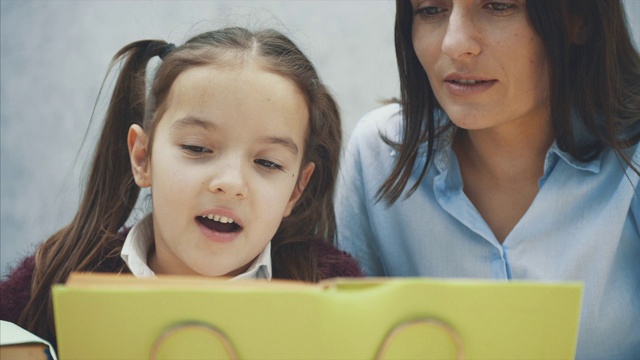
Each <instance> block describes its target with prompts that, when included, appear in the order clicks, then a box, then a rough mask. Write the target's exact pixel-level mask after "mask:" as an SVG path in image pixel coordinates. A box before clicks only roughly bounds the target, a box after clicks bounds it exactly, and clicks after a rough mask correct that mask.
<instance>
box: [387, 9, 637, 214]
mask: <svg viewBox="0 0 640 360" xmlns="http://www.w3.org/2000/svg"><path fill="white" fill-rule="evenodd" d="M526 9H527V13H528V16H529V21H530V23H531V25H532V27H533V29H534V30H535V31H536V33H537V34H538V36H540V38H541V39H542V42H543V44H544V47H545V51H546V56H547V61H548V64H549V66H548V68H549V81H550V82H549V83H550V96H549V98H550V99H551V100H550V101H551V102H550V107H551V116H552V123H553V127H554V131H555V134H556V141H557V144H558V146H559V147H560V149H561V150H563V151H566V152H568V153H570V154H571V155H572V156H574V157H575V158H576V159H578V160H581V161H589V160H591V159H594V158H595V157H597V156H598V155H599V154H600V153H601V152H602V150H603V149H605V148H606V147H610V148H612V149H613V150H614V151H616V152H617V153H618V155H619V157H620V158H621V159H622V160H623V161H624V162H626V163H627V164H628V165H629V166H631V168H632V169H634V170H635V171H636V172H639V173H640V171H639V169H638V165H637V164H633V163H632V162H631V160H630V158H629V156H628V154H625V152H624V151H623V150H624V149H627V148H629V147H631V146H633V145H635V144H637V143H638V141H639V140H640V56H639V55H638V51H637V50H636V49H635V48H634V46H633V43H632V40H631V37H630V35H629V29H628V25H627V22H626V16H625V13H624V9H623V6H622V3H621V1H620V0H530V1H526ZM412 25H413V9H412V7H411V2H410V0H396V21H395V46H396V58H397V60H398V71H399V75H400V92H401V100H400V102H401V105H402V120H403V131H402V138H401V140H400V141H399V142H394V141H391V140H389V139H386V138H384V137H383V139H384V141H385V142H387V143H388V144H389V145H391V146H393V147H395V148H396V149H397V150H398V157H397V160H396V163H395V165H394V168H393V169H392V172H391V174H390V175H389V177H388V178H387V180H386V181H385V182H384V183H383V184H382V186H381V187H380V189H379V190H378V197H379V199H384V200H385V201H386V202H387V203H388V204H393V203H394V202H395V201H396V200H398V198H400V196H401V195H402V193H403V191H404V190H405V188H406V187H407V184H408V182H409V178H410V177H411V173H412V171H413V168H414V166H415V164H416V161H417V159H418V156H419V155H418V154H419V152H418V147H419V146H420V145H421V144H422V143H424V142H426V150H427V153H426V161H425V164H424V166H422V169H421V170H420V176H419V177H418V179H417V180H416V182H415V183H414V184H413V185H412V186H411V187H410V188H409V191H408V192H407V193H406V194H407V195H406V196H409V195H411V194H412V193H413V192H414V191H415V190H416V189H417V187H418V185H419V183H420V182H421V181H422V178H423V177H424V175H425V174H426V172H427V169H428V168H429V166H430V165H431V162H432V159H433V153H434V149H437V148H438V146H439V145H438V141H442V140H441V139H440V137H439V134H441V133H442V132H443V131H445V130H447V129H448V128H449V127H452V126H455V125H454V124H453V123H452V122H451V121H448V122H444V123H442V122H440V121H436V118H435V116H436V113H437V111H439V110H442V108H441V107H440V105H439V104H438V102H437V100H436V98H435V95H434V93H433V90H432V89H431V86H430V85H429V80H428V78H427V74H426V73H425V71H424V68H423V67H422V65H421V64H420V62H419V61H418V58H417V56H416V53H415V50H414V48H413V40H412V37H411V29H412ZM574 114H575V115H577V118H579V119H580V120H581V124H578V126H582V125H583V127H584V129H585V130H586V133H587V134H588V135H587V136H586V139H585V136H584V135H580V134H579V133H580V132H582V130H581V129H577V128H576V123H575V122H574V121H573V116H574Z"/></svg>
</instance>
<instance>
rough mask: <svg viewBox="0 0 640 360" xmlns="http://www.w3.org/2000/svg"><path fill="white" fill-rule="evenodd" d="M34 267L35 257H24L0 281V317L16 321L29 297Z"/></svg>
mask: <svg viewBox="0 0 640 360" xmlns="http://www.w3.org/2000/svg"><path fill="white" fill-rule="evenodd" d="M35 267H36V262H35V257H34V256H29V257H26V258H25V259H24V260H22V262H21V263H20V264H19V265H18V266H17V267H15V268H14V269H13V270H12V271H11V273H10V274H9V276H8V277H7V278H6V280H3V281H0V319H1V320H5V321H10V322H13V323H17V322H18V318H19V317H20V314H21V313H22V310H23V309H24V307H25V306H26V304H27V302H29V299H30V298H31V279H32V277H33V272H34V270H35Z"/></svg>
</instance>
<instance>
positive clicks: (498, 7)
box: [485, 2, 516, 15]
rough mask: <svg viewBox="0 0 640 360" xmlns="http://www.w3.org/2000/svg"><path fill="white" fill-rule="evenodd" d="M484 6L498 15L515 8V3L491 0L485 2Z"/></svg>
mask: <svg viewBox="0 0 640 360" xmlns="http://www.w3.org/2000/svg"><path fill="white" fill-rule="evenodd" d="M485 7H487V8H488V9H489V10H491V11H492V12H494V13H496V14H498V15H505V14H508V13H509V12H510V11H512V10H515V7H516V5H515V4H508V3H501V2H492V3H488V4H486V5H485Z"/></svg>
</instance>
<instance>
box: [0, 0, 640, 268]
mask: <svg viewBox="0 0 640 360" xmlns="http://www.w3.org/2000/svg"><path fill="white" fill-rule="evenodd" d="M625 2H626V6H627V13H628V15H629V21H630V23H631V25H632V27H633V29H634V30H633V31H634V36H635V39H636V43H637V42H638V41H640V0H625ZM394 6H395V4H394V1H393V0H377V1H375V0H367V1H363V0H340V1H338V0H333V1H331V0H289V1H211V0H209V1H175V0H174V1H106V0H104V1H95V0H94V1H66V0H65V1H63V0H50V1H44V0H41V1H32V0H0V56H1V60H0V145H1V148H0V202H1V208H0V276H6V275H7V274H8V272H9V270H10V268H11V267H12V266H15V265H16V264H17V261H19V260H20V259H21V258H22V257H24V256H25V255H28V254H31V253H32V252H33V251H34V249H35V248H36V246H37V245H38V244H39V243H40V242H41V241H43V240H44V239H45V238H46V237H48V236H49V235H51V234H52V233H53V232H55V231H56V230H57V229H59V228H60V227H62V226H64V225H66V224H67V223H68V222H69V221H70V220H71V218H72V216H73V214H74V212H75V210H76V207H77V205H78V202H79V195H80V190H81V186H82V185H81V184H82V178H83V176H84V174H85V171H86V164H87V162H88V161H89V159H90V156H91V154H92V151H93V144H94V141H95V134H96V132H97V130H98V129H99V127H100V122H101V119H102V114H103V112H104V109H105V104H106V102H107V100H108V94H107V95H105V94H103V96H102V97H101V98H100V99H99V100H98V102H97V106H96V114H95V115H94V116H93V120H91V122H90V118H91V112H92V109H93V107H94V103H96V98H97V96H98V92H99V89H100V85H101V83H102V81H103V79H104V76H105V74H106V70H107V67H108V64H109V61H110V59H111V57H112V56H113V54H114V53H115V52H116V51H117V50H118V49H120V47H122V46H123V45H125V44H127V43H129V42H132V41H135V40H141V39H146V38H160V39H165V40H167V41H171V42H174V43H176V44H182V43H183V42H184V41H185V40H187V39H188V38H189V37H191V36H192V35H195V34H197V33H200V32H202V31H206V30H210V29H213V28H218V27H221V26H227V25H241V26H246V27H250V28H257V27H274V28H276V29H278V30H281V31H283V32H284V33H286V34H287V35H289V36H290V37H291V38H292V39H293V40H294V41H295V42H296V43H297V44H298V45H299V46H300V47H301V48H302V50H303V51H304V52H305V53H306V54H307V55H308V56H309V57H310V58H311V60H312V61H313V62H314V64H315V65H316V67H317V68H318V71H319V72H320V74H321V77H322V78H323V79H324V81H325V82H326V83H327V84H328V85H329V87H330V89H331V90H332V92H333V94H334V96H335V97H336V99H337V101H338V103H339V105H340V107H341V110H342V115H343V121H344V132H345V138H346V137H347V136H348V135H349V134H350V132H351V130H352V129H353V126H354V125H355V123H356V121H357V119H358V118H359V117H360V116H362V115H363V114H364V113H366V112H367V111H369V110H372V109H374V108H376V107H377V106H379V101H380V100H383V99H385V98H390V97H393V96H397V95H398V81H397V79H396V65H395V58H394V50H393V17H394V11H395V10H394ZM109 83H110V81H107V86H106V88H108V84H109ZM107 93H108V91H107ZM83 140H84V142H83Z"/></svg>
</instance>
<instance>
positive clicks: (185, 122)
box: [170, 115, 219, 132]
mask: <svg viewBox="0 0 640 360" xmlns="http://www.w3.org/2000/svg"><path fill="white" fill-rule="evenodd" d="M194 127H196V128H202V129H204V130H208V131H211V130H217V129H218V128H219V127H218V125H216V124H215V123H213V122H211V121H209V120H206V119H201V118H199V117H196V116H193V115H187V116H185V117H182V118H180V119H178V120H176V121H175V122H174V123H173V124H171V128H170V129H171V131H172V132H179V131H182V130H186V129H189V128H194Z"/></svg>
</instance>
